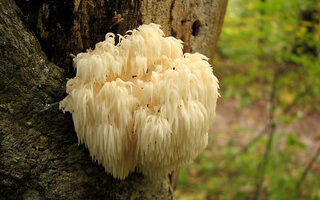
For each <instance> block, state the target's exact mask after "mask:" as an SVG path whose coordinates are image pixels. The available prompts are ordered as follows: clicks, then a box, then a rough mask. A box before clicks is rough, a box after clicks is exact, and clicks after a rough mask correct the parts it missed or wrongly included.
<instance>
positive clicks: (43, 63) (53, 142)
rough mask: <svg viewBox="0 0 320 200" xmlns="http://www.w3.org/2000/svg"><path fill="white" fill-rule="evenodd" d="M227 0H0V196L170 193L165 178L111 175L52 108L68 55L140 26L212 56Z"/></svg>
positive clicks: (60, 94)
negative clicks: (154, 25) (155, 25)
mask: <svg viewBox="0 0 320 200" xmlns="http://www.w3.org/2000/svg"><path fill="white" fill-rule="evenodd" d="M226 4H227V0H197V1H191V0H187V1H175V0H164V1H156V0H117V1H115V0H113V1H105V0H87V1H85V0H74V1H66V0H51V1H47V0H38V1H27V0H16V1H15V2H14V1H12V0H1V1H0V46H1V48H0V51H1V52H0V120H1V121H0V132H1V134H0V142H1V149H0V199H173V191H172V187H171V185H170V183H169V181H168V180H157V181H151V180H148V179H146V178H144V177H143V176H142V175H140V174H132V175H130V176H129V177H128V178H127V179H125V180H124V181H119V180H115V179H113V178H112V177H111V176H110V175H108V174H106V173H105V172H104V169H103V167H102V166H100V165H98V164H96V163H93V162H92V161H91V158H90V155H89V153H88V151H87V149H86V148H85V147H84V146H83V145H80V146H78V143H77V138H76V134H75V132H74V129H73V124H72V119H71V116H70V115H69V114H63V113H62V112H61V111H60V110H59V109H58V102H59V101H60V100H62V99H63V98H64V96H65V84H66V80H67V78H68V77H71V76H73V75H74V70H73V69H72V57H71V56H70V54H77V53H79V52H82V51H85V50H86V49H88V48H94V44H95V43H97V42H98V41H101V40H103V39H104V36H105V34H106V33H107V32H114V33H120V34H124V33H125V31H126V30H129V29H133V28H136V27H137V26H138V25H139V24H142V23H150V22H154V23H158V24H160V25H162V28H163V30H164V31H165V33H166V35H173V36H175V37H177V38H180V39H182V40H183V41H184V42H185V43H184V47H185V51H186V52H195V51H199V52H201V53H204V54H206V55H207V56H208V57H212V55H213V53H214V49H215V46H216V43H217V39H218V37H219V34H220V30H221V26H222V23H223V17H224V13H225V9H226Z"/></svg>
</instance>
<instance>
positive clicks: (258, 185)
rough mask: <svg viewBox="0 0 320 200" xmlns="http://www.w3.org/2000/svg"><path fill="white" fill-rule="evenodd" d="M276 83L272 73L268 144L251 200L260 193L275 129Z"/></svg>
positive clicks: (258, 170)
mask: <svg viewBox="0 0 320 200" xmlns="http://www.w3.org/2000/svg"><path fill="white" fill-rule="evenodd" d="M276 83H277V73H276V72H275V73H274V78H273V82H272V90H271V93H270V112H269V126H268V134H269V138H268V142H267V146H266V150H265V152H264V156H263V160H262V162H261V163H260V164H259V166H258V169H257V174H256V190H255V194H254V197H253V199H254V200H258V199H259V195H260V191H261V186H262V184H263V182H264V174H265V169H266V166H267V164H268V161H269V154H270V151H271V149H272V141H273V136H274V132H275V129H276V123H275V122H274V104H275V93H276Z"/></svg>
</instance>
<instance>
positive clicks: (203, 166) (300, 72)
mask: <svg viewBox="0 0 320 200" xmlns="http://www.w3.org/2000/svg"><path fill="white" fill-rule="evenodd" d="M218 54H219V55H218V56H217V57H215V60H214V63H215V67H214V69H215V74H216V75H217V76H218V78H219V79H220V81H221V87H222V88H221V94H222V95H223V97H224V98H225V99H226V98H236V99H238V100H239V101H240V102H241V104H240V109H241V108H242V107H244V106H247V105H250V104H252V103H254V102H255V101H258V100H266V99H268V98H269V95H270V91H271V85H272V81H273V79H274V77H275V74H277V81H276V97H275V98H276V101H275V119H274V121H275V122H276V123H277V124H282V125H288V124H290V123H292V121H294V120H296V119H299V112H298V110H300V109H301V108H302V109H303V110H304V111H305V110H313V111H319V110H320V104H319V102H320V1H319V0H230V1H229V5H228V10H227V15H226V18H225V24H224V27H223V30H222V34H221V37H220V41H219V46H218ZM286 108H293V109H291V111H293V112H284V110H286ZM292 113H295V114H292ZM266 115H267V113H266ZM228 125H230V124H228ZM230 128H231V126H230ZM232 131H233V132H235V133H234V134H245V132H247V133H248V132H250V130H243V129H237V130H232ZM301 134H303V133H301ZM220 136H221V137H220ZM246 136H247V135H246ZM232 137H233V136H228V135H227V134H224V133H220V132H215V133H213V134H211V135H209V145H210V146H209V147H208V150H207V151H205V152H204V153H203V154H201V155H200V156H199V157H198V159H197V160H196V161H195V163H194V164H193V165H192V166H189V167H188V168H187V169H183V170H182V171H181V172H180V176H179V184H178V189H177V191H176V196H177V199H182V200H184V199H194V200H198V199H199V200H200V199H207V200H212V199H228V200H229V199H237V200H242V199H252V198H253V196H254V193H255V189H256V174H257V173H258V172H257V170H258V169H259V168H258V166H259V164H260V163H261V161H262V159H263V155H264V152H265V148H266V144H267V140H268V136H267V135H265V136H263V137H261V138H260V139H259V140H258V141H257V142H256V143H254V145H252V146H250V148H249V149H248V150H247V151H245V152H244V153H239V152H241V150H242V147H241V146H240V145H239V143H237V142H236V141H235V140H234V139H233V138H232ZM247 137H248V136H247ZM222 138H224V139H225V138H228V139H225V140H227V141H224V142H223V143H222V144H221V140H223V139H222ZM249 138H250V139H252V138H253V136H252V137H249ZM250 139H248V141H247V143H249V141H250ZM219 142H220V143H219ZM242 146H243V144H242ZM309 151H310V144H309V147H308V146H307V143H304V142H303V141H302V140H301V138H300V137H299V134H297V133H293V132H292V133H277V134H275V136H274V141H273V146H272V149H271V150H270V154H269V157H268V158H269V159H268V164H267V165H266V171H265V176H264V182H263V185H262V187H261V195H260V198H259V199H261V200H264V199H268V200H282V199H283V200H298V199H299V200H300V199H302V200H320V190H319V188H320V179H319V167H317V169H316V170H310V171H309V173H308V175H307V176H306V179H305V181H304V182H303V185H302V186H301V189H300V191H299V192H298V191H297V188H296V187H297V183H298V181H299V180H300V178H301V175H302V173H303V170H304V169H305V167H306V165H307V164H308V162H309V161H310V158H309V157H310V154H311V153H310V152H309ZM319 163H320V157H318V159H317V160H316V164H315V165H317V166H319ZM297 194H299V195H297Z"/></svg>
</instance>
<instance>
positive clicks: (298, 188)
mask: <svg viewBox="0 0 320 200" xmlns="http://www.w3.org/2000/svg"><path fill="white" fill-rule="evenodd" d="M319 155H320V143H319V144H318V147H317V149H316V152H315V154H314V155H313V157H312V159H311V160H310V162H309V163H308V165H307V167H306V168H305V169H304V170H303V173H302V175H301V177H300V179H299V180H298V182H297V185H296V197H297V196H298V195H299V190H300V186H301V185H302V183H303V182H304V180H305V178H306V177H307V174H308V172H309V171H310V169H311V168H312V165H313V164H314V162H315V161H316V160H317V157H318V156H319Z"/></svg>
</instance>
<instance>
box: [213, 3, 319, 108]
mask: <svg viewBox="0 0 320 200" xmlns="http://www.w3.org/2000/svg"><path fill="white" fill-rule="evenodd" d="M218 48H219V53H220V57H221V58H216V59H217V64H216V65H217V67H218V68H219V66H220V65H221V66H223V67H224V68H223V69H218V70H217V71H218V73H219V72H220V74H221V76H222V78H223V79H222V85H223V88H226V93H225V97H237V98H240V99H241V100H242V101H244V102H245V103H244V104H250V103H251V102H253V101H255V100H258V99H260V98H261V97H264V95H265V94H266V93H267V92H268V91H269V90H270V82H271V81H272V77H273V74H274V73H277V74H278V75H279V78H278V82H277V100H278V102H279V105H280V106H283V107H286V106H287V105H288V104H294V105H295V106H300V107H308V108H311V109H313V108H317V109H319V108H320V107H319V105H318V102H319V101H320V1H318V0H290V1H288V0H265V1H263V0H232V1H229V6H228V11H227V15H226V19H225V24H224V27H223V31H222V34H221V38H220V41H219V47H218ZM225 59H228V60H230V61H229V62H231V64H230V63H229V65H234V66H236V67H234V68H235V69H233V72H234V74H233V76H225V74H223V73H224V72H222V71H224V70H225V68H226V67H228V66H225V63H221V60H225ZM261 84H263V86H262V85H261ZM223 94H224V93H223Z"/></svg>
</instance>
